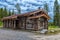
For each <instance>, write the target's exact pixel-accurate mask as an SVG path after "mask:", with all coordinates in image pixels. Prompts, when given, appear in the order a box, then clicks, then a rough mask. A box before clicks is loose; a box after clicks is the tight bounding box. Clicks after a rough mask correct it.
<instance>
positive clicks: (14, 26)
mask: <svg viewBox="0 0 60 40" xmlns="http://www.w3.org/2000/svg"><path fill="white" fill-rule="evenodd" d="M15 28H16V21H15V20H14V29H15Z"/></svg>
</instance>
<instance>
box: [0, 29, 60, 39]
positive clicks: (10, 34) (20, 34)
mask: <svg viewBox="0 0 60 40" xmlns="http://www.w3.org/2000/svg"><path fill="white" fill-rule="evenodd" d="M0 40H60V34H58V35H51V36H46V35H35V34H34V33H31V32H26V31H25V32H24V31H18V30H8V29H0Z"/></svg>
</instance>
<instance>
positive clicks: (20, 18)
mask: <svg viewBox="0 0 60 40" xmlns="http://www.w3.org/2000/svg"><path fill="white" fill-rule="evenodd" d="M49 19H50V17H49V15H48V14H47V12H46V11H45V10H43V9H38V10H35V11H31V12H27V13H23V14H15V15H12V16H8V17H4V18H3V19H2V21H3V27H4V28H13V29H25V30H36V31H38V30H41V29H48V20H49Z"/></svg>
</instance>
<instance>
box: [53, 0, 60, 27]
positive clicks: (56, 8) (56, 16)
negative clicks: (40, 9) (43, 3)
mask: <svg viewBox="0 0 60 40" xmlns="http://www.w3.org/2000/svg"><path fill="white" fill-rule="evenodd" d="M53 23H54V25H56V26H59V4H58V1H57V0H55V2H54V20H53Z"/></svg>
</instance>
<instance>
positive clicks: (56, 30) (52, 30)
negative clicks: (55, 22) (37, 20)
mask: <svg viewBox="0 0 60 40" xmlns="http://www.w3.org/2000/svg"><path fill="white" fill-rule="evenodd" d="M58 33H60V28H59V27H58V26H49V27H48V33H47V34H50V35H53V34H58Z"/></svg>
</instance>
